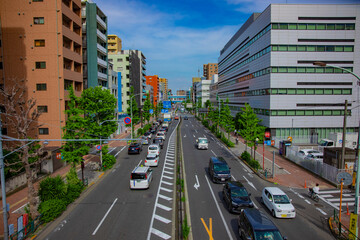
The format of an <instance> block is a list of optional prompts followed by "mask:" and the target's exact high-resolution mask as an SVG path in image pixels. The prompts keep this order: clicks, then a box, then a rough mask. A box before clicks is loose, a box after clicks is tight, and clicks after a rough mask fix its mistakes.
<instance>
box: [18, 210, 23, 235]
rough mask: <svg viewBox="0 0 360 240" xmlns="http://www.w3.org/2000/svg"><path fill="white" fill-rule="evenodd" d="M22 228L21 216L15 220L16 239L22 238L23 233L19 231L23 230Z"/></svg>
mask: <svg viewBox="0 0 360 240" xmlns="http://www.w3.org/2000/svg"><path fill="white" fill-rule="evenodd" d="M23 228H24V226H23V216H22V215H21V216H20V217H18V219H17V232H18V238H17V239H19V240H22V239H23V237H24V233H23V232H22V231H21V230H23Z"/></svg>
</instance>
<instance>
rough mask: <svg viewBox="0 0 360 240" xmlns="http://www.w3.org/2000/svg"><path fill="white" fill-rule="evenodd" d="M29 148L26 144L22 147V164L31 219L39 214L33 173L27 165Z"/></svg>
mask: <svg viewBox="0 0 360 240" xmlns="http://www.w3.org/2000/svg"><path fill="white" fill-rule="evenodd" d="M28 151H29V148H28V147H27V146H26V147H24V151H23V153H24V156H23V164H24V168H25V174H26V181H27V188H28V192H27V198H28V202H29V210H30V216H31V218H32V219H34V218H35V217H36V216H37V215H39V213H38V211H37V200H36V196H37V192H36V190H35V187H34V184H33V175H32V172H31V168H30V165H29V155H28Z"/></svg>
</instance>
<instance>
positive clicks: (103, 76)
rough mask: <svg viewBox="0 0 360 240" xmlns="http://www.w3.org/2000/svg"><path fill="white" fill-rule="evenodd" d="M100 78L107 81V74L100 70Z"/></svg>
mask: <svg viewBox="0 0 360 240" xmlns="http://www.w3.org/2000/svg"><path fill="white" fill-rule="evenodd" d="M98 78H100V79H102V80H105V81H107V74H106V73H102V72H98Z"/></svg>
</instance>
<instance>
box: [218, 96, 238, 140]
mask: <svg viewBox="0 0 360 240" xmlns="http://www.w3.org/2000/svg"><path fill="white" fill-rule="evenodd" d="M220 117H221V120H220V125H221V126H222V127H223V128H224V129H225V132H226V133H227V134H228V139H229V138H230V132H232V131H234V130H235V124H234V118H233V116H231V111H230V108H229V99H228V98H227V99H226V102H225V104H224V102H223V101H221V110H220Z"/></svg>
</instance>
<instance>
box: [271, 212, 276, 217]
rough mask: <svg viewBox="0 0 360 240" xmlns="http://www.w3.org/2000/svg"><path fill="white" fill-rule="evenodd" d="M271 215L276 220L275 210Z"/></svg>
mask: <svg viewBox="0 0 360 240" xmlns="http://www.w3.org/2000/svg"><path fill="white" fill-rule="evenodd" d="M271 215H272V216H273V217H274V218H276V215H275V211H274V210H272V211H271Z"/></svg>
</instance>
